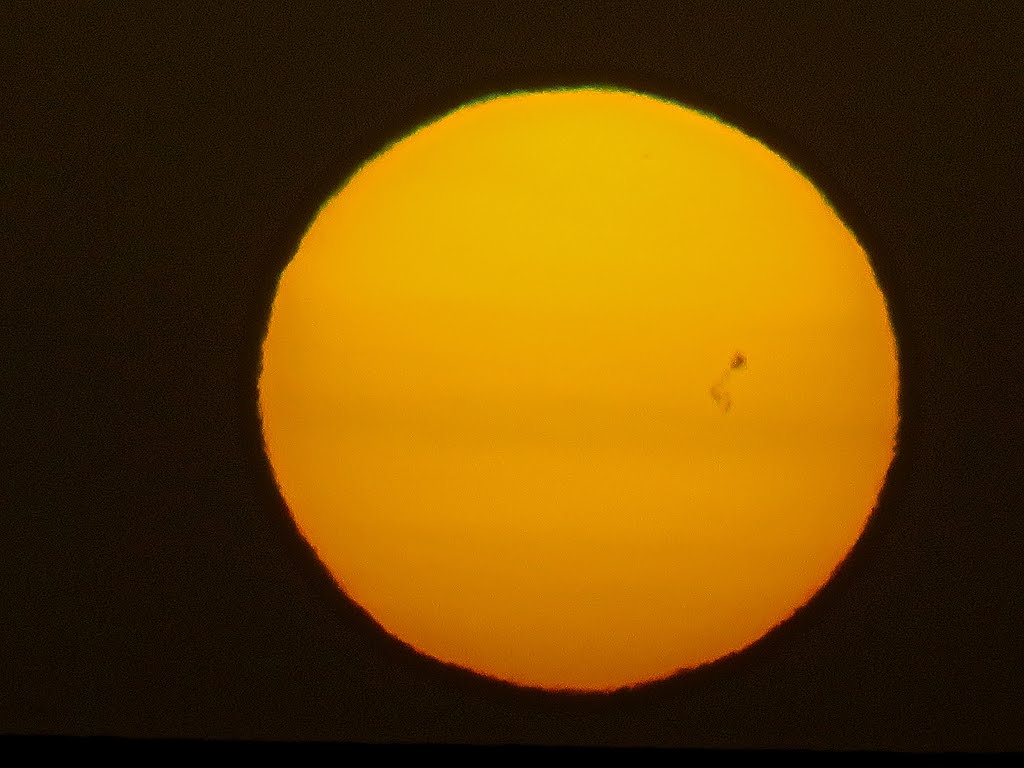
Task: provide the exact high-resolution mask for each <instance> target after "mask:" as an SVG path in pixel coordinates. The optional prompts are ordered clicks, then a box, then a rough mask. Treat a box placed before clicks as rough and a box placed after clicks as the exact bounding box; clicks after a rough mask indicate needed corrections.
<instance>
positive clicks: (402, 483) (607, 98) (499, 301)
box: [260, 88, 898, 691]
mask: <svg viewBox="0 0 1024 768" xmlns="http://www.w3.org/2000/svg"><path fill="white" fill-rule="evenodd" d="M897 389H898V373H897V355H896V344H895V340H894V337H893V333H892V329H891V327H890V323H889V317H888V312H887V308H886V304H885V299H884V297H883V295H882V293H881V291H880V289H879V287H878V285H877V283H876V280H875V276H874V274H873V272H872V268H871V265H870V262H869V261H868V258H867V255H866V254H865V252H864V251H863V249H862V248H861V247H860V245H859V244H858V242H857V240H856V239H855V237H854V236H853V235H852V234H851V232H850V231H849V230H848V229H847V227H846V226H845V225H844V224H843V222H842V221H841V220H840V218H839V217H838V216H837V214H836V213H835V211H834V210H833V209H832V208H831V207H830V205H829V204H828V202H827V201H826V200H825V199H824V198H823V197H822V196H821V195H820V194H819V193H818V192H817V191H816V190H815V188H814V187H813V186H812V185H811V184H810V183H809V182H808V181H807V180H806V179H805V178H804V177H803V176H802V175H801V174H800V173H799V172H797V171H796V170H795V169H794V168H793V167H791V166H790V165H788V164H787V163H786V162H785V161H784V160H783V159H782V158H780V157H779V156H778V155H776V154H775V153H773V152H772V151H770V150H769V149H767V148H766V147H765V146H763V145H762V144H760V143H758V142H757V141H755V140H754V139H752V138H750V137H748V136H746V135H744V134H743V133H741V132H740V131H738V130H736V129H735V128H732V127H730V126H728V125H725V124H723V123H721V122H719V121H717V120H715V119H713V118H711V117H709V116H707V115H705V114H703V113H700V112H697V111H694V110H691V109H687V108H684V107H682V106H680V105H678V104H675V103H672V102H669V101H665V100H662V99H658V98H654V97H651V96H647V95H644V94H639V93H635V92H630V91H622V90H615V89H608V88H577V89H565V90H553V91H541V92H533V93H513V94H506V95H501V96H496V97H493V98H488V99H486V100H482V101H478V102H474V103H472V104H469V105H467V106H464V107H462V108H460V109H458V110H455V111H454V112H452V113H450V114H448V115H446V116H444V117H442V118H440V119H438V120H436V121H434V122H432V123H430V124H428V125H425V126H422V127H420V128H419V129H418V130H416V131H414V132H413V133H411V134H410V135H408V136H407V137H406V138H404V139H402V140H401V141H399V142H397V143H395V144H393V145H392V146H390V147H388V148H387V149H385V150H384V151H382V152H381V153H380V154H378V155H377V156H376V157H374V158H372V159H371V160H370V161H369V162H367V163H366V164H365V165H363V166H362V167H361V168H360V169H359V170H358V171H357V172H356V173H355V174H354V175H353V176H352V177H351V178H350V179H349V180H348V181H347V182H346V183H345V185H344V186H343V187H342V188H341V189H340V191H338V192H337V193H336V194H335V195H334V196H333V197H332V198H331V199H330V200H329V201H328V202H327V203H326V204H325V205H324V207H323V208H322V209H321V210H320V211H319V213H318V215H317V216H316V218H315V220H314V221H313V222H312V225H311V226H310V227H309V229H308V231H307V233H306V235H305V237H304V238H303V240H302V241H301V244H300V246H299V248H298V251H297V253H296V254H295V256H294V258H293V260H292V261H291V262H290V264H289V265H288V267H287V268H286V270H285V271H284V273H283V275H282V277H281V281H280V285H279V288H278V292H277V295H276V298H275V300H274V304H273V308H272V313H271V318H270V323H269V328H268V331H267V336H266V339H265V342H264V347H263V368H262V372H261V375H260V408H261V414H262V419H263V430H264V437H265V444H266V450H267V454H268V457H269V460H270V463H271V466H272V468H273V471H274V474H275V477H276V480H277V483H278V486H279V488H280V490H281V493H282V495H283V498H284V500H285V501H286V503H287V505H288V508H289V510H290V511H291V514H292V515H293V517H294V520H295V523H296V525H297V527H298V529H299V531H300V532H301V533H302V535H303V536H304V537H305V539H306V540H307V541H308V542H309V544H310V545H311V546H312V547H313V548H314V549H315V551H316V553H317V555H318V557H319V558H320V560H321V561H322V562H323V564H324V565H325V566H326V567H327V569H328V570H329V571H330V573H331V574H332V575H333V576H334V578H335V580H336V581H337V583H338V585H339V587H340V588H341V589H342V590H343V591H344V592H345V593H346V594H347V595H348V596H349V597H350V598H351V599H352V600H354V601H355V602H356V603H358V604H359V605H360V606H362V607H363V608H364V609H365V610H366V611H367V612H368V613H369V614H370V615H371V616H372V617H373V618H374V619H375V620H376V621H377V622H378V623H379V624H380V626H381V627H382V628H383V629H384V630H385V631H387V632H388V633H390V634H392V635H394V636H395V637H397V638H399V639H401V640H403V641H404V642H406V643H408V644H409V645H410V646H412V647H413V648H415V649H416V650H418V651H420V652H422V653H424V654H427V655H430V656H432V657H435V658H437V659H440V660H442V661H445V662H449V663H453V664H456V665H459V666H461V667H464V668H468V669H470V670H474V671H476V672H479V673H481V674H485V675H490V676H494V677H497V678H500V679H503V680H507V681H511V682H513V683H515V684H518V685H523V686H533V687H540V688H546V689H577V690H595V691H601V690H610V689H614V688H618V687H622V686H628V685H637V684H641V683H644V682H648V681H652V680H656V679H659V678H664V677H666V676H668V675H671V674H673V673H674V672H676V671H678V670H680V669H685V668H690V667H695V666H698V665H702V664H706V663H708V662H712V661H714V660H716V659H718V658H720V657H722V656H723V655H726V654H729V653H731V652H734V651H737V650H740V649H742V648H744V647H746V646H748V645H749V644H750V643H752V642H754V641H756V640H757V639H758V638H760V637H762V636H763V635H764V634H765V633H766V632H767V631H768V630H770V629H771V628H772V627H773V626H775V625H777V624H778V623H779V622H781V621H783V620H785V619H786V618H787V617H789V616H790V615H791V614H792V613H793V611H794V610H796V609H797V608H799V607H800V606H801V605H803V604H804V603H806V601H807V600H808V599H809V598H810V597H811V596H813V595H814V594H815V593H816V592H817V591H818V590H819V589H820V588H821V587H822V586H823V584H824V583H825V582H826V581H827V580H828V578H829V576H830V574H831V573H832V572H833V570H834V568H835V567H836V566H837V565H838V564H839V563H840V562H841V561H842V560H843V559H844V558H845V557H846V556H847V554H848V553H849V552H850V549H851V548H852V546H853V545H854V543H855V542H856V541H857V539H858V537H859V536H860V534H861V532H862V530H863V528H864V525H865V523H866V521H867V518H868V516H869V515H870V513H871V511H872V509H873V507H874V505H875V503H876V500H877V496H878V493H879V491H880V489H881V486H882V483H883V482H884V478H885V475H886V472H887V469H888V467H889V464H890V462H891V460H892V458H893V450H894V438H895V433H896V427H897V422H898V410H897ZM339 663H340V660H339Z"/></svg>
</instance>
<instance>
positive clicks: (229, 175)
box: [0, 0, 1024, 750]
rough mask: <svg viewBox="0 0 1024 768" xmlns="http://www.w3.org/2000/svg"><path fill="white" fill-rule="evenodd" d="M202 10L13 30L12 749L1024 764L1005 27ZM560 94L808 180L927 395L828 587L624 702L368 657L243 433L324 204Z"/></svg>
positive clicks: (7, 353) (432, 6)
mask: <svg viewBox="0 0 1024 768" xmlns="http://www.w3.org/2000/svg"><path fill="white" fill-rule="evenodd" d="M33 5H34V6H40V7H41V8H42V10H40V9H39V8H33V7H32V6H33ZM212 6H213V4H209V3H198V4H194V5H193V6H192V7H191V8H186V7H184V6H183V5H179V4H166V5H165V6H162V7H161V6H158V5H157V4H151V3H136V4H124V9H118V8H117V6H116V4H114V3H85V2H83V3H67V4H46V3H44V4H31V5H27V6H26V9H25V10H22V11H18V12H13V11H12V12H8V13H5V21H4V25H3V26H4V31H3V34H2V36H0V97H2V98H0V174H2V176H0V182H2V186H0V222H2V234H0V244H2V245H0V259H2V261H0V267H2V271H0V299H2V301H0V340H2V341H0V350H2V366H3V368H2V373H3V376H2V385H0V392H2V393H3V395H2V401H3V402H2V406H3V407H2V410H0V414H2V416H0V425H2V427H3V430H2V440H0V456H2V461H0V467H2V469H0V514H2V516H3V517H2V525H0V547H2V550H0V733H8V734H12V733H13V734H68V735H97V734H107V735H119V736H163V737H214V738H216V737H229V738H251V739H289V740H290V739H318V740H321V739H322V740H340V741H348V742H446V743H467V742H468V743H479V744H501V743H529V744H574V745H652V746H653V745H660V746H681V747H732V748H756V747H797V748H800V747H812V748H820V749H913V750H950V749H954V750H961V749H968V750H1006V749H1022V748H1024V726H1022V722H1024V661H1022V659H1024V641H1022V637H1024V610H1022V607H1021V606H1022V604H1024V603H1022V598H1021V595H1022V588H1024V565H1022V554H1024V522H1022V517H1021V505H1020V501H1021V497H1022V494H1021V490H1020V481H1021V477H1022V475H1024V473H1022V472H1021V461H1020V458H1021V453H1022V450H1021V449H1022V445H1024V441H1021V438H1020V434H1021V433H1020V427H1021V423H1022V419H1021V415H1022V408H1021V399H1020V387H1019V385H1018V382H1017V379H1018V377H1019V373H1020V371H1021V365H1020V360H1019V349H1018V345H1017V335H1016V333H1015V331H1016V330H1017V329H1018V328H1020V322H1019V320H1018V318H1017V314H1018V313H1019V311H1020V310H1019V307H1017V308H1016V309H1015V308H1014V303H1013V300H1014V294H1015V293H1017V291H1018V285H1019V284H1020V279H1019V275H1018V273H1019V268H1018V262H1019V260H1020V259H1021V254H1022V249H1021V243H1022V238H1021V223H1020V222H1021V209H1020V201H1021V194H1020V179H1021V178H1022V176H1021V171H1022V164H1021V162H1020V160H1021V157H1020V155H1021V149H1022V142H1021V138H1020V136H1021V128H1020V120H1021V116H1022V115H1024V98H1022V95H1024V88H1022V76H1021V68H1020V67H1021V65H1020V62H1021V61H1022V54H1024V43H1022V41H1021V38H1022V36H1021V34H1020V29H1021V25H1020V24H1019V23H1017V20H1016V18H1015V17H1014V15H1013V13H1012V11H1011V9H1012V8H1013V6H1014V4H1013V3H978V4H970V3H963V4H958V9H957V11H956V12H955V13H953V12H944V11H943V10H942V4H923V5H922V7H921V9H920V10H919V11H914V10H911V9H910V6H909V5H908V4H904V3H896V4H887V6H895V7H894V8H893V7H887V9H886V10H884V11H883V10H881V8H883V6H882V5H879V6H876V9H875V10H872V11H869V10H865V9H864V8H863V7H862V6H861V5H860V4H856V5H855V4H853V3H849V2H838V1H836V0H832V1H831V2H827V3H824V2H823V3H817V4H811V3H797V2H792V3H771V4H767V3H766V4H761V3H708V4H704V3H675V4H672V3H598V2H592V3H568V2H558V3H555V2H551V3H540V2H535V3H526V2H524V3H491V2H484V3H476V2H422V3H408V4H402V5H396V4H381V3H376V2H374V3H369V2H365V3H329V4H326V5H318V4H313V3H309V2H304V3H269V2H255V3H240V4H237V5H235V6H234V7H231V8H219V9H216V10H215V9H213V8H212ZM574 83H607V84H612V85H615V84H618V85H625V86H632V87H636V88H641V89H644V90H649V91H653V92H655V93H658V94H660V95H664V96H667V97H670V98H675V99H678V100H680V101H683V102H684V103H688V104H690V105H693V106H698V107H701V108H703V109H706V110H708V111H711V112H713V113H715V114H717V115H719V116H721V117H723V118H725V119H726V120H728V121H730V122H733V123H734V124H736V125H738V126H739V127H741V128H743V129H744V130H746V131H748V132H749V133H752V134H753V135H755V136H757V137H758V138H761V139H762V140H764V141H766V142H767V143H768V144H769V145H771V146H772V147H773V148H775V149H776V150H778V151H780V152H781V153H783V154H784V155H786V156H787V157H788V158H789V159H791V160H792V161H794V162H795V163H796V164H797V165H798V166H799V167H800V168H802V169H803V170H804V171H805V172H806V173H808V174H809V175H810V177H811V178H812V180H813V181H815V183H817V184H818V185H819V187H820V188H821V189H822V190H823V191H824V192H825V193H826V194H827V195H828V196H829V197H830V198H831V199H832V200H833V201H834V203H835V204H836V206H837V208H838V209H839V211H840V213H841V214H842V215H843V216H844V218H845V219H846V220H847V221H848V222H849V223H850V225H851V226H852V227H853V229H854V230H855V232H856V233H857V235H858V236H859V237H860V238H861V240H862V242H863V243H864V244H865V246H866V247H867V248H868V250H869V252H870V253H871V255H872V257H873V258H874V261H875V266H876V270H877V273H878V275H879V279H880V282H881V284H882V286H883V288H884V289H885V291H886V292H887V294H888V297H889V301H890V305H891V311H892V315H893V318H894V324H895V326H896V331H897V334H898V337H899V344H900V350H901V367H902V376H903V389H902V407H903V424H902V428H901V434H900V441H901V442H900V452H899V456H898V459H897V461H896V463H895V465H894V467H893V470H892V472H891V474H890V478H889V482H888V484H887V487H886V490H885V492H884V494H883V497H882V501H881V503H880V505H879V508H878V510H877V513H876V514H875V516H874V517H873V519H872V522H871V524H870V526H869V529H868V531H867V534H866V535H865V537H864V539H863V540H862V542H861V543H860V545H859V546H858V548H857V549H856V550H855V553H854V555H853V556H852V557H851V559H850V560H849V561H848V562H847V563H846V565H845V566H844V568H843V569H842V570H841V571H840V573H839V574H838V575H837V578H836V579H835V581H834V582H833V583H832V584H831V585H830V586H829V587H828V588H827V589H826V590H825V591H824V592H823V593H822V594H821V595H819V597H818V598H817V599H816V600H815V601H813V602H812V603H811V605H810V606H809V607H808V608H807V609H806V610H805V611H803V612H802V613H801V614H798V615H797V616H796V617H795V618H794V619H793V620H792V621H791V622H789V623H788V624H786V625H784V626H783V627H782V628H781V629H779V630H778V631H776V632H775V633H774V634H773V635H771V636H770V637H769V638H767V639H766V640H765V641H763V642H762V643H760V644H758V645H757V646H755V647H754V648H753V649H752V650H751V651H749V652H747V653H744V654H741V655H739V656H737V657H734V658H732V659H729V660H727V661H725V662H723V663H721V664H718V665H715V666H712V667H711V668H708V669H704V670H701V671H699V672H697V673H694V674H690V675H688V676H683V677H680V678H678V679H674V680H669V681H666V682H663V683H661V684H658V685H656V686H652V687H650V688H647V689H642V690H638V691H633V692H626V693H620V694H617V695H613V696H606V697H598V696H583V697H570V696H560V695H555V694H542V693H538V692H530V691H519V690H516V689H514V688H511V687H508V686H505V685H502V684H499V683H497V682H494V681H489V680H484V679H480V678H476V677H474V676H472V675H469V674H466V673H463V672H460V671H458V670H453V669H449V668H445V667H443V666H441V665H439V664H435V663H433V662H431V661H428V660H425V659H421V658H419V657H417V656H416V655H414V654H413V653H412V652H411V651H409V650H408V649H406V648H405V647H404V646H401V645H399V644H398V643H396V642H393V641H390V640H388V639H386V638H384V637H382V636H381V635H380V634H379V633H378V632H377V631H376V630H375V629H374V627H373V625H372V624H371V623H370V622H369V621H368V620H367V619H366V618H365V616H363V615H362V614H361V613H360V612H359V611H358V610H356V609H354V608H353V607H352V606H350V605H348V604H347V603H346V602H345V601H344V600H342V599H340V598H339V597H337V596H336V595H335V594H334V593H333V592H332V590H331V588H330V584H329V582H328V580H327V579H326V577H325V576H324V574H323V573H322V572H321V571H320V570H319V569H318V567H317V564H316V562H315V560H314V559H313V558H312V557H311V555H310V554H309V553H308V552H307V551H306V549H305V548H304V547H303V545H302V543H301V541H300V540H299V539H298V537H297V535H296V534H295V532H294V530H293V529H292V528H291V527H290V524H289V522H288V517H287V513H286V511H285V510H284V507H283V505H282V503H281V500H280V499H279V497H278V496H277V493H276V490H275V488H274V486H273V483H272V480H271V478H270V475H269V472H268V468H267V466H266V464H265V462H264V459H263V457H262V453H261V449H260V438H259V425H258V422H257V415H256V410H255V384H256V376H257V369H256V366H257V360H258V349H259V343H260V337H261V333H262V331H263V323H264V322H265V320H266V316H267V312H268V310H269V304H270V300H271V298H272V293H273V289H274V284H275V280H276V277H277V275H278V273H279V271H280V270H281V268H282V267H283V266H284V264H285V262H286V260H287V259H288V257H289V255H290V253H291V251H292V249H293V248H294V247H295V245H296V243H297V239H298V237H299V236H300V235H301V233H302V231H303V229H304V227H305V226H306V224H307V223H308V222H309V220H310V217H311V216H312V215H313V213H314V212H315V210H316V209H317V207H318V206H319V204H320V202H322V200H323V199H324V197H325V196H326V195H327V193H328V192H329V191H330V190H331V189H332V188H334V187H335V186H337V184H338V183H339V182H341V181H342V179H343V178H344V177H345V176H346V175H347V174H348V173H349V172H351V171H352V170H354V168H355V167H356V166H357V165H358V164H359V163H360V162H361V161H362V160H364V159H366V158H367V157H368V156H369V155H370V154H372V153H373V152H374V151H375V150H377V149H378V148H380V147H381V146H382V145H383V144H385V143H386V142H388V141H390V140H392V139H394V138H397V137H398V136H400V135H401V134H402V133H403V132H405V131H406V130H408V129H409V128H411V127H412V126H414V125H415V124H417V123H419V122H421V121H422V120H424V119H427V118H429V117H431V116H434V115H437V114H439V113H441V112H443V111H445V110H446V109H448V108H450V107H453V106H455V105H457V104H459V103H461V102H463V101H467V100H470V99H473V98H476V97H479V96H481V95H483V94H486V93H488V92H492V91H496V90H501V89H507V88H512V87H519V88H522V87H531V86H539V85H558V84H574Z"/></svg>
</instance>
